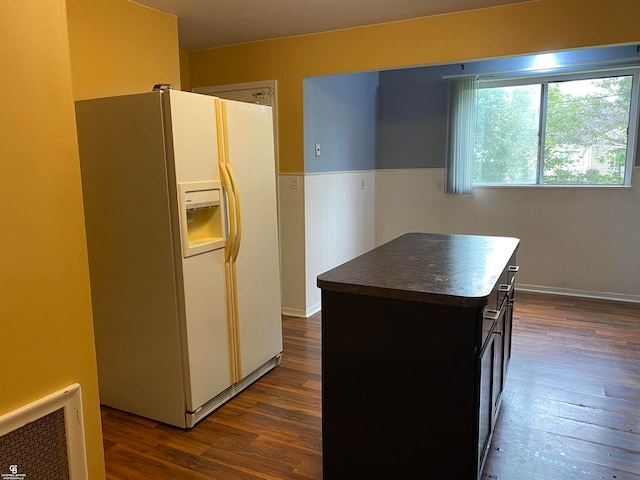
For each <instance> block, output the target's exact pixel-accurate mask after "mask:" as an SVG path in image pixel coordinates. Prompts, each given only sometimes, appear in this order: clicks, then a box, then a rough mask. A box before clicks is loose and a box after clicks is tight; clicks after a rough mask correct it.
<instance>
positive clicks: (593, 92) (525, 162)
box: [473, 75, 632, 185]
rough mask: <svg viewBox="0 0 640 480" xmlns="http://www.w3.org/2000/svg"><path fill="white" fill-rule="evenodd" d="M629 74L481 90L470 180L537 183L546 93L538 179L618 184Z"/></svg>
mask: <svg viewBox="0 0 640 480" xmlns="http://www.w3.org/2000/svg"><path fill="white" fill-rule="evenodd" d="M631 83H632V77H631V76H630V75H627V76H618V77H608V78H599V79H589V80H570V81H566V82H553V83H548V84H546V85H544V88H543V85H541V84H535V85H523V86H509V87H497V88H483V89H480V90H479V92H478V104H477V115H476V119H477V124H476V130H477V131H476V142H475V145H476V149H475V159H474V168H473V175H474V177H473V178H474V182H475V183H519V184H532V183H536V181H537V176H538V171H537V169H538V163H539V162H538V152H539V144H540V140H539V126H540V111H541V107H540V105H541V99H543V92H546V100H547V104H546V105H547V110H546V128H545V130H544V168H543V183H545V184H556V185H598V184H609V185H611V184H618V185H620V184H622V183H623V181H624V168H625V162H626V144H627V130H628V124H629V108H630V100H631Z"/></svg>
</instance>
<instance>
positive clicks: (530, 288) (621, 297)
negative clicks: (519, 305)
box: [516, 283, 640, 303]
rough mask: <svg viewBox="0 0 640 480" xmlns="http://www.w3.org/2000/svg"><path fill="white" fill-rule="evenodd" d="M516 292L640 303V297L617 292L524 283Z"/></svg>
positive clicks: (519, 284)
mask: <svg viewBox="0 0 640 480" xmlns="http://www.w3.org/2000/svg"><path fill="white" fill-rule="evenodd" d="M516 290H518V291H522V292H531V293H547V294H550V295H565V296H568V297H584V298H597V299H600V300H615V301H618V302H632V303H640V295H629V294H624V293H615V292H594V291H591V290H575V289H571V288H558V287H546V286H542V285H527V284H522V283H518V284H516Z"/></svg>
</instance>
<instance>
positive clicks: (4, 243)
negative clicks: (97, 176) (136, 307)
mask: <svg viewBox="0 0 640 480" xmlns="http://www.w3.org/2000/svg"><path fill="white" fill-rule="evenodd" d="M0 59H2V60H1V64H0V85H2V89H3V92H4V95H3V102H2V107H1V108H0V145H1V147H0V148H1V150H2V154H0V164H1V165H0V166H1V172H2V173H1V174H0V225H1V227H0V232H1V235H0V356H1V357H2V360H1V361H0V392H1V393H0V414H4V413H7V412H9V411H12V410H14V409H16V408H18V407H20V406H22V405H24V404H26V403H29V402H31V401H34V400H36V399H38V398H40V397H43V396H45V395H48V394H50V393H52V392H54V391H57V390H59V389H62V388H64V387H66V386H68V385H69V384H71V383H75V382H77V383H79V384H80V385H81V388H82V396H83V409H84V416H85V428H86V442H87V453H88V467H89V476H90V478H91V479H92V480H93V479H100V478H104V458H103V451H102V437H101V426H100V411H99V404H98V385H97V373H96V363H95V350H94V344H93V327H92V321H91V303H90V292H89V271H88V264H87V250H86V244H85V233H84V220H83V210H82V195H81V190H80V171H79V162H78V146H77V142H76V130H75V117H74V108H73V92H72V87H71V76H70V73H71V71H70V63H69V50H68V38H67V19H66V16H65V2H64V0H48V1H46V2H22V1H19V2H3V4H2V14H1V15H0ZM22 467H23V468H22V469H21V471H23V472H24V473H26V474H27V477H29V471H28V466H26V465H24V466H22Z"/></svg>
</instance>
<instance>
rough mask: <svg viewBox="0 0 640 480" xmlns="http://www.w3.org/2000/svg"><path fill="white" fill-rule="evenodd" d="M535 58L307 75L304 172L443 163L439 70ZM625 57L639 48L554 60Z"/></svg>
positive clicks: (476, 69)
mask: <svg viewBox="0 0 640 480" xmlns="http://www.w3.org/2000/svg"><path fill="white" fill-rule="evenodd" d="M538 57H539V56H538V55H528V56H520V57H508V58H499V59H492V60H483V61H475V62H465V63H464V64H462V63H456V64H448V65H438V66H428V67H415V68H406V69H399V70H387V71H381V72H365V73H353V74H344V75H331V76H324V77H313V78H308V79H305V80H304V170H305V173H322V172H340V171H357V170H373V169H376V168H377V169H392V168H444V166H445V157H446V136H447V81H446V79H443V78H442V77H444V76H448V75H458V74H469V73H478V74H487V73H491V72H495V73H498V74H500V73H502V74H504V72H514V71H517V72H527V71H532V70H535V67H534V65H535V61H536V59H537V58H538ZM623 58H624V59H628V58H631V59H636V60H640V53H639V52H638V47H637V46H636V45H626V46H620V47H601V48H593V49H582V50H572V51H566V52H557V53H554V60H555V62H556V63H557V64H558V65H570V64H574V65H575V64H578V63H580V64H587V65H588V64H589V63H591V62H603V61H606V60H616V59H623ZM463 65H464V67H463ZM581 68H584V67H581ZM316 143H319V144H320V150H321V155H320V157H316V156H315V148H314V147H315V144H316ZM636 152H637V154H636V165H639V166H640V145H638V146H637V149H636Z"/></svg>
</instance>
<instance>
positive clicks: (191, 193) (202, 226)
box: [178, 181, 224, 257]
mask: <svg viewBox="0 0 640 480" xmlns="http://www.w3.org/2000/svg"><path fill="white" fill-rule="evenodd" d="M178 187H179V193H180V217H181V218H180V224H181V230H182V231H181V237H182V253H183V256H184V257H190V256H192V255H197V254H199V253H204V252H208V251H210V250H215V249H218V248H222V247H224V227H223V225H224V216H223V208H224V207H223V205H224V204H223V202H222V190H221V186H220V182H215V181H212V182H192V183H179V184H178Z"/></svg>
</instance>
